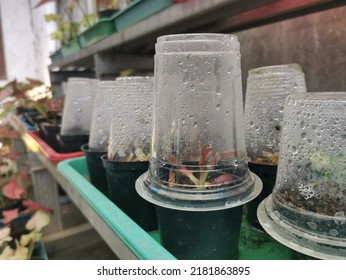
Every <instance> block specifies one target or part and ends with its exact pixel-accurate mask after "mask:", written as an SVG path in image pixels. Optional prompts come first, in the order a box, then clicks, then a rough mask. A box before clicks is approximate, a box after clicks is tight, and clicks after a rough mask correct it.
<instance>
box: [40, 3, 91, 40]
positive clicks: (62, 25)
mask: <svg viewBox="0 0 346 280" xmlns="http://www.w3.org/2000/svg"><path fill="white" fill-rule="evenodd" d="M45 3H46V2H44V1H42V2H41V3H39V4H38V5H37V6H36V7H39V6H41V5H43V4H45ZM75 9H78V10H79V11H80V12H81V13H82V15H83V16H82V18H81V19H80V20H75V19H74V18H73V12H74V10H75ZM96 19H97V15H96V13H87V12H86V11H85V9H84V8H83V7H82V5H81V3H80V1H79V0H74V1H71V2H69V3H68V4H67V6H66V7H65V8H64V9H63V10H62V12H61V13H57V14H46V15H45V20H46V21H47V22H56V23H57V30H56V31H55V32H53V33H51V34H50V37H51V38H52V39H53V40H57V41H60V42H61V43H62V45H64V44H66V43H68V42H70V41H72V40H74V39H76V38H77V37H78V35H79V34H80V32H81V31H82V29H83V28H89V27H91V26H92V25H93V24H95V23H96Z"/></svg>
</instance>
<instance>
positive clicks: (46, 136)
mask: <svg viewBox="0 0 346 280" xmlns="http://www.w3.org/2000/svg"><path fill="white" fill-rule="evenodd" d="M38 128H39V130H38V133H39V136H40V137H41V138H42V139H43V140H44V141H45V142H46V143H47V144H48V145H49V146H51V147H52V148H53V150H55V151H56V152H60V145H59V143H58V140H57V138H56V137H57V135H58V134H59V133H60V126H57V125H54V124H51V123H45V122H44V123H40V124H39V125H38Z"/></svg>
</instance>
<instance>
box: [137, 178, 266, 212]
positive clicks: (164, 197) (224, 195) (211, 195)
mask: <svg viewBox="0 0 346 280" xmlns="http://www.w3.org/2000/svg"><path fill="white" fill-rule="evenodd" d="M250 176H251V180H252V182H253V183H252V184H253V186H251V188H248V191H247V192H244V190H243V188H233V189H231V190H225V189H221V190H218V189H216V190H215V191H214V192H208V191H207V192H206V191H203V190H198V191H193V190H185V191H182V190H178V191H176V190H175V189H174V188H165V187H163V186H160V185H157V184H150V183H148V172H146V173H144V174H142V175H141V176H140V177H139V178H138V179H137V181H136V191H137V193H138V194H139V195H140V196H141V197H142V198H144V199H145V200H147V201H149V202H151V203H153V204H155V205H158V206H162V207H165V208H170V209H175V210H183V211H216V210H223V209H228V208H233V207H237V206H241V205H243V204H245V203H247V202H249V201H251V200H253V199H254V198H255V197H256V196H258V195H259V193H260V192H261V190H262V182H261V180H260V179H259V178H258V176H257V175H255V174H253V173H252V172H250Z"/></svg>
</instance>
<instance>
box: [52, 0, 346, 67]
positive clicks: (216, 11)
mask: <svg viewBox="0 0 346 280" xmlns="http://www.w3.org/2000/svg"><path fill="white" fill-rule="evenodd" d="M341 5H344V1H343V0H247V1H241V0H203V1H198V0H189V1H187V2H184V3H176V4H174V5H172V6H170V7H168V8H167V9H165V10H163V11H161V12H159V13H157V14H154V15H152V16H150V17H149V18H146V19H144V20H142V21H140V22H138V23H136V24H134V25H132V26H130V27H128V28H126V29H124V30H121V31H119V32H117V33H114V34H112V35H110V36H108V37H106V38H104V39H102V40H100V41H98V42H96V43H95V44H93V45H91V46H89V47H87V48H84V49H81V50H80V51H79V52H76V53H73V54H71V55H70V56H68V57H65V58H63V59H61V60H59V61H55V62H53V63H52V64H51V65H50V69H51V71H55V70H58V71H60V70H62V69H68V68H78V67H83V68H93V67H94V64H95V58H94V55H95V54H99V53H117V54H150V55H153V54H154V46H155V42H156V39H157V37H158V36H161V35H166V34H176V33H199V32H204V33H209V32H223V33H229V32H232V33H234V32H236V31H240V30H243V29H246V28H251V27H254V26H259V25H263V24H267V23H270V22H274V21H280V20H283V19H286V18H291V17H297V16H300V15H304V14H307V13H313V12H316V11H320V10H324V9H329V8H333V7H336V6H341Z"/></svg>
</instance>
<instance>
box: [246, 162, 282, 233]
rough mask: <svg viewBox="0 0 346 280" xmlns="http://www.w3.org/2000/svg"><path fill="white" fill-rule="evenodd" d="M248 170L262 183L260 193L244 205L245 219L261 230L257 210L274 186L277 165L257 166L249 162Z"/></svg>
mask: <svg viewBox="0 0 346 280" xmlns="http://www.w3.org/2000/svg"><path fill="white" fill-rule="evenodd" d="M249 169H250V171H252V172H253V173H255V174H256V175H257V176H258V177H260V179H261V180H262V183H263V189H262V191H261V193H260V194H259V195H258V196H257V197H256V198H255V199H254V200H252V201H250V202H248V203H247V204H246V219H247V221H248V222H249V224H250V225H252V226H254V227H256V228H257V229H260V230H263V228H262V226H261V224H260V223H259V221H258V219H257V208H258V205H259V204H260V203H261V201H262V200H263V199H265V198H266V197H267V196H268V195H270V194H271V193H272V191H273V187H274V185H275V180H276V173H277V165H268V164H258V163H251V162H249Z"/></svg>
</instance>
